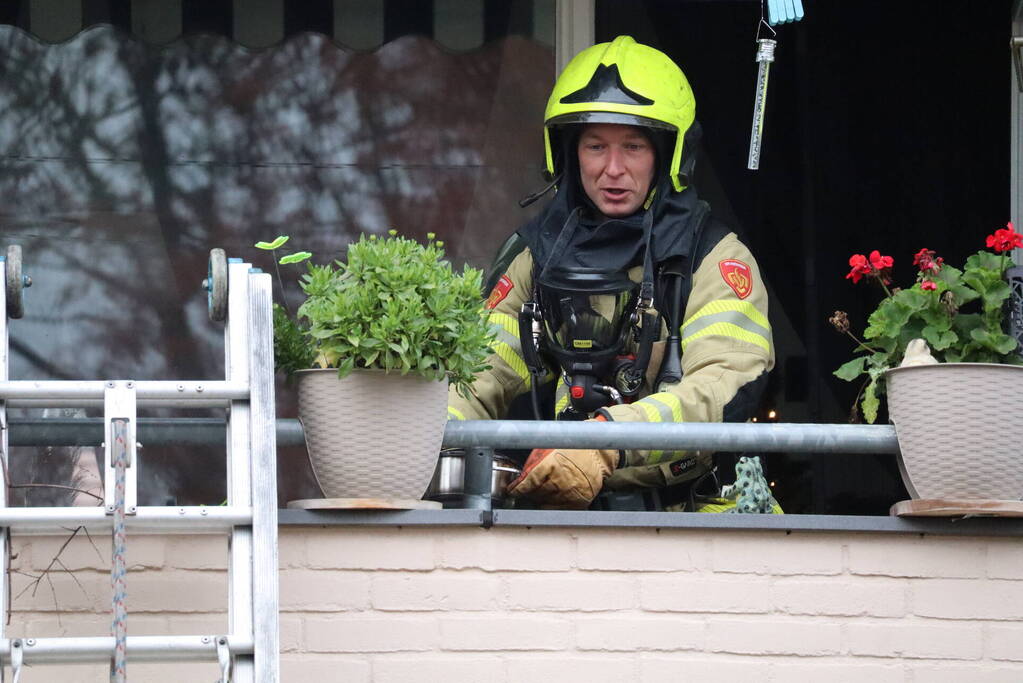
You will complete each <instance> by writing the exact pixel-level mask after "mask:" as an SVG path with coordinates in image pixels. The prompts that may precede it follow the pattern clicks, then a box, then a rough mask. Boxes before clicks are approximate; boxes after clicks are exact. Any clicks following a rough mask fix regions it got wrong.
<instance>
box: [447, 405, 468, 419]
mask: <svg viewBox="0 0 1023 683" xmlns="http://www.w3.org/2000/svg"><path fill="white" fill-rule="evenodd" d="M448 419H449V420H464V419H465V413H463V412H462V411H461V410H459V409H458V408H453V407H452V406H448Z"/></svg>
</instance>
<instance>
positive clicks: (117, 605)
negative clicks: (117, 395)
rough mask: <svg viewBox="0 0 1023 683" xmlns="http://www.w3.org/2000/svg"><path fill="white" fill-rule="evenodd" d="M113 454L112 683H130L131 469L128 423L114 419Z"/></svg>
mask: <svg viewBox="0 0 1023 683" xmlns="http://www.w3.org/2000/svg"><path fill="white" fill-rule="evenodd" d="M110 430H111V441H112V442H113V451H112V457H111V461H112V462H111V465H113V467H114V472H115V477H114V535H113V552H112V555H113V557H112V565H111V569H110V584H111V588H112V589H113V605H112V608H111V609H112V614H113V621H112V623H111V625H110V630H111V633H112V635H113V636H114V656H113V658H112V659H111V661H110V681H111V683H126V681H127V680H128V677H127V674H126V673H125V667H126V661H125V659H126V657H125V655H126V649H127V642H128V613H127V609H126V607H125V598H126V596H127V586H126V583H125V573H126V572H127V570H126V568H125V560H124V556H125V550H126V546H127V535H126V533H125V523H124V487H125V469H126V468H127V467H128V420H126V419H123V418H114V419H112V420H111V421H110Z"/></svg>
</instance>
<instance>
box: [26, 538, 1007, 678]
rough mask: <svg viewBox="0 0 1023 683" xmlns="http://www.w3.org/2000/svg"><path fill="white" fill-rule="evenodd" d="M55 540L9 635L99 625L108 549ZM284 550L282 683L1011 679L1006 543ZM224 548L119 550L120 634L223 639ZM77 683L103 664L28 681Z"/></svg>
mask: <svg viewBox="0 0 1023 683" xmlns="http://www.w3.org/2000/svg"><path fill="white" fill-rule="evenodd" d="M64 540H65V539H64V538H28V539H15V542H14V551H15V553H16V556H15V558H14V560H13V565H12V566H13V569H14V570H15V571H16V572H17V573H16V574H15V575H14V579H13V587H12V589H13V595H14V601H13V607H14V610H13V614H12V623H11V626H10V627H9V631H8V632H9V633H11V634H12V635H18V636H55V635H101V634H105V633H106V631H107V629H108V619H107V617H106V615H105V613H104V611H105V610H106V609H107V607H108V601H109V578H108V574H107V570H106V569H105V567H106V565H107V561H108V557H109V540H108V539H107V538H93V539H92V542H90V541H89V540H88V539H86V538H84V537H80V538H76V539H74V540H73V541H72V542H71V543H70V544H69V545H68V546H67V548H65V549H64V550H63V552H62V553H61V554H60V561H59V562H56V563H55V562H54V561H53V558H54V557H55V555H56V553H57V551H58V550H59V549H60V546H61V544H63V542H64ZM280 554H281V574H280V586H281V647H282V669H283V680H284V681H286V682H292V681H297V682H300V683H314V682H320V681H345V682H346V683H348V682H351V683H370V682H372V683H398V682H406V681H414V682H417V683H418V682H432V681H436V682H438V683H459V682H466V683H469V682H471V683H481V682H495V683H518V682H532V681H543V682H546V681H559V682H573V681H579V682H581V683H602V682H605V681H606V682H608V683H611V682H613V683H647V682H649V681H681V680H701V679H702V680H737V679H740V678H741V679H743V680H752V681H758V682H759V681H766V682H768V683H774V682H781V681H799V682H802V681H827V682H828V683H842V682H846V681H848V682H854V681H855V682H859V681H867V682H868V683H889V682H892V683H895V682H898V683H932V682H933V683H938V682H946V681H948V682H952V681H955V682H957V683H958V682H963V681H983V682H984V683H997V682H1002V681H1005V682H1009V681H1012V682H1014V683H1015V682H1018V681H1023V621H1021V616H1023V546H1021V544H1020V543H1019V541H1018V539H1011V538H1007V539H1002V538H959V537H947V536H933V537H932V536H928V537H921V536H917V535H888V534H868V533H785V532H773V531H749V532H737V531H702V530H678V529H675V530H665V529H661V530H653V529H594V528H582V529H561V528H534V529H527V528H507V527H505V528H501V527H497V528H493V529H490V530H486V531H485V530H482V529H478V528H465V527H410V528H402V529H392V528H358V527H332V528H325V529H305V528H298V527H283V528H282V530H281V544H280ZM226 555H227V551H226V542H225V541H224V539H222V538H220V537H216V536H209V537H198V538H187V539H186V538H180V537H172V538H157V537H134V538H129V564H130V565H131V566H132V567H133V570H132V571H131V573H130V574H129V577H128V593H129V610H130V615H129V622H128V623H129V632H130V633H132V634H133V635H157V634H163V633H171V634H187V633H220V632H223V631H224V630H226V618H225V616H224V609H225V607H226V597H225V595H226V576H225V571H224V567H225V563H226ZM47 567H49V568H50V571H49V572H47V573H46V575H45V576H44V577H43V578H42V579H41V580H40V581H38V582H35V579H34V578H33V576H39V575H40V574H41V573H42V572H43V570H45V569H46V568H47ZM129 672H130V674H133V678H132V680H141V681H147V682H155V683H162V682H164V681H166V682H168V683H169V682H171V681H174V682H180V681H213V680H214V679H215V678H216V677H217V672H216V667H215V666H214V665H212V664H199V665H197V664H192V665H185V666H179V665H173V666H171V665H146V664H141V663H138V664H134V665H133V664H131V663H130V662H129ZM69 680H74V681H83V682H87V681H105V680H107V673H106V670H105V668H104V667H102V666H76V667H64V668H50V667H33V668H31V669H29V670H27V671H26V673H25V674H24V675H23V677H22V683H35V682H36V681H69Z"/></svg>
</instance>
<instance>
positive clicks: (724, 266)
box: [718, 259, 753, 299]
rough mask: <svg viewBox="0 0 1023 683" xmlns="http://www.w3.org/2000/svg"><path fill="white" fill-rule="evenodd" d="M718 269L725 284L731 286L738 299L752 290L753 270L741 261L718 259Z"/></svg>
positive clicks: (743, 297) (744, 296) (746, 295)
mask: <svg viewBox="0 0 1023 683" xmlns="http://www.w3.org/2000/svg"><path fill="white" fill-rule="evenodd" d="M718 269H719V270H720V271H721V277H722V278H723V279H724V281H725V284H727V285H728V286H729V287H731V288H732V291H733V292H735V295H736V296H737V297H739V298H740V299H745V298H746V297H748V296H749V294H750V292H752V291H753V271H752V270H750V267H749V266H748V265H746V264H745V263H743V262H742V261H736V260H735V259H725V260H724V261H718Z"/></svg>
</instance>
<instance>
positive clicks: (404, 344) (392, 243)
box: [256, 230, 493, 506]
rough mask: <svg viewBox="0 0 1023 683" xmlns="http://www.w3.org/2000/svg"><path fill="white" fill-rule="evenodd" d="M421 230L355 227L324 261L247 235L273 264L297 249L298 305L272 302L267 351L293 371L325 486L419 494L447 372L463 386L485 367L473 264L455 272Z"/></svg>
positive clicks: (397, 499) (441, 420)
mask: <svg viewBox="0 0 1023 683" xmlns="http://www.w3.org/2000/svg"><path fill="white" fill-rule="evenodd" d="M427 238H428V241H427V243H426V244H421V243H419V242H416V241H415V240H412V239H408V238H406V237H401V236H399V235H398V234H397V232H396V231H394V230H392V231H390V232H389V233H388V235H387V236H385V237H378V236H376V235H369V236H366V235H363V236H361V237H360V238H359V240H358V241H357V242H354V243H352V244H350V245H349V246H348V251H347V255H346V258H345V260H343V261H342V260H335V261H332V262H330V263H327V264H324V265H316V264H313V263H312V262H311V261H309V260H308V259H309V258H310V256H311V254H309V253H308V252H297V253H292V254H288V255H285V256H283V257H280V258H277V256H278V254H277V251H278V250H279V249H281V247H282V246H283V245H284V244H285V243H286V242H287V241H288V238H287V236H281V237H278V238H277V239H276V240H274V241H273V242H269V243H267V242H260V243H257V244H256V246H257V247H258V248H260V249H266V250H270V251H273V252H274V256H275V267H276V266H277V264H278V263H279V264H284V265H287V264H293V263H298V262H302V261H306V272H305V273H304V274H303V275H302V277H301V279H300V286H301V289H302V291H303V293H304V300H303V301H302V303H301V305H299V306H298V308H297V309H296V310H295V311H294V312H292V311H290V310H289V308H288V306H287V305H286V304H285V305H283V306H282V305H279V304H278V305H275V309H274V352H275V356H276V363H277V367H278V368H279V369H281V370H284V371H285V372H286V373H288V374H289V375H291V376H294V377H295V378H296V379H297V382H298V395H299V418H300V419H301V420H302V423H303V426H304V429H305V434H306V443H307V446H308V449H309V456H310V461H311V463H312V467H313V472H314V473H315V475H316V478H317V480H318V482H319V484H320V487H321V488H322V489H323V492H324V495H325V496H326V497H327V498H356V499H364V498H373V499H378V500H379V499H387V500H388V501H390V502H391V504H393V505H395V506H401V505H402V504H408V505H411V504H413V503H414V501H417V500H418V499H419V498H420V497H421V496H422V494H423V492H424V491H425V490H426V488H427V485H428V484H429V482H430V478H431V476H432V475H433V471H434V468H435V466H436V463H437V455H438V453H439V451H440V447H441V441H442V439H443V435H444V425H445V423H446V419H447V393H448V385H449V383H451V384H454V385H455V386H456V387H457V388H458V389H459V390H462V391H464V390H465V389H466V387H468V385H469V384H470V383H471V382H472V381H473V379H474V375H475V373H477V372H479V371H480V370H482V369H484V368H485V361H486V358H487V356H488V354H489V352H490V344H491V342H492V340H493V331H492V330H491V328H490V325H489V324H488V322H487V319H486V315H485V311H484V309H483V300H482V297H481V296H480V283H481V278H482V274H481V272H480V271H479V270H477V269H475V268H471V267H468V266H466V267H465V268H464V269H463V270H462V272H460V273H459V272H456V271H455V270H454V269H453V268H452V267H451V264H450V263H449V262H448V261H447V260H446V259H445V258H444V249H443V246H444V245H443V242H439V241H436V240H435V239H434V235H433V234H432V233H431V234H428V235H427ZM277 272H278V276H279V275H280V269H279V268H278V269H277ZM282 291H283V282H282Z"/></svg>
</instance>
